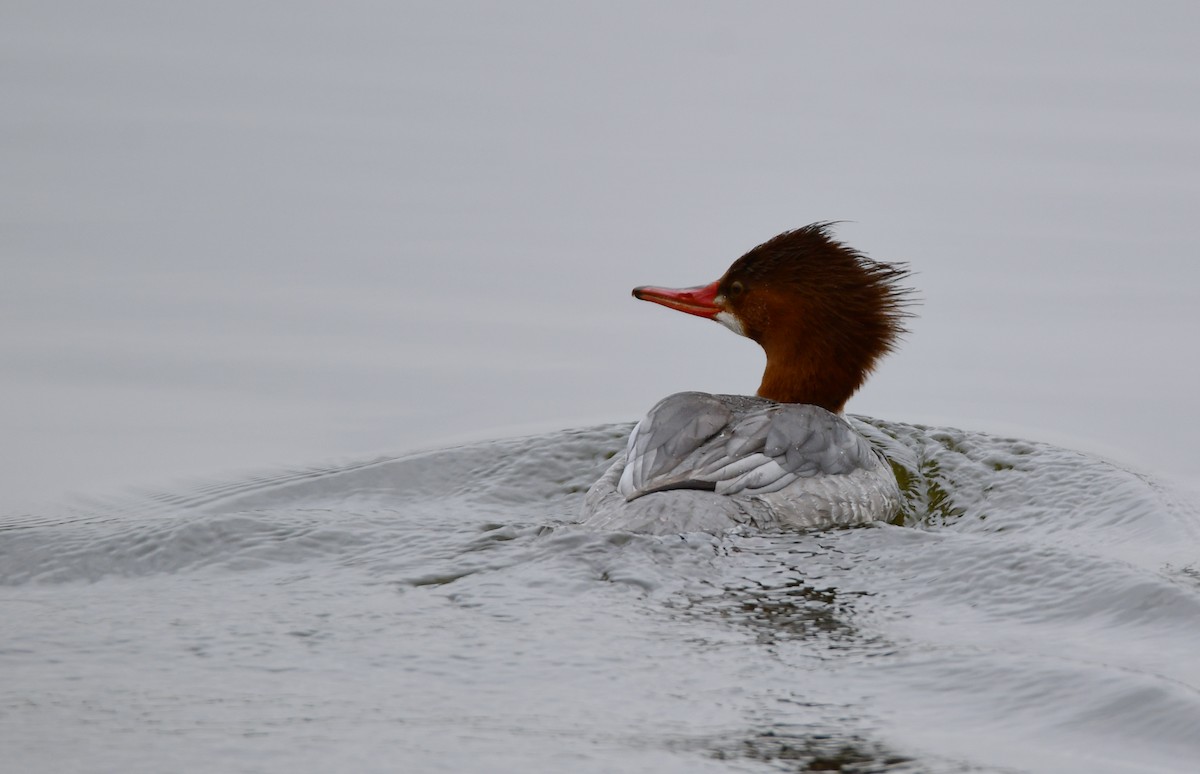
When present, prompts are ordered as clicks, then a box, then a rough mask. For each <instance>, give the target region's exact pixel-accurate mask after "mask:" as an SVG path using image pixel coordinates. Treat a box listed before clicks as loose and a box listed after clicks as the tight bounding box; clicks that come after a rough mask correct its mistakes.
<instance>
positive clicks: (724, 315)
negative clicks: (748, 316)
mask: <svg viewBox="0 0 1200 774" xmlns="http://www.w3.org/2000/svg"><path fill="white" fill-rule="evenodd" d="M713 319H714V320H716V321H717V322H719V323H721V324H722V325H724V326H725V327H726V328H728V329H729V330H731V331H733V332H734V333H736V334H737V335H739V336H745V335H746V329H745V328H743V327H742V322H741V320H739V319H738V318H736V317H734V316H733V315H732V314H730V313H729V312H724V311H721V312H717V316H716V317H714V318H713Z"/></svg>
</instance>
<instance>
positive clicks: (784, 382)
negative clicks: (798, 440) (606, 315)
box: [633, 223, 912, 412]
mask: <svg viewBox="0 0 1200 774" xmlns="http://www.w3.org/2000/svg"><path fill="white" fill-rule="evenodd" d="M830 225H831V224H829V223H814V224H812V225H809V226H805V227H803V228H798V229H796V230H794V231H785V232H784V233H782V234H780V235H779V236H777V237H775V238H774V239H771V240H770V241H768V242H764V243H763V244H761V245H759V246H758V247H755V248H754V249H753V250H751V251H750V252H748V253H746V254H745V255H743V256H742V257H741V258H738V259H737V260H736V261H734V262H733V265H732V266H730V267H729V270H728V271H726V272H725V276H723V277H721V279H719V280H717V281H716V282H713V283H712V284H710V285H702V286H699V287H694V288H680V289H675V288H660V287H638V288H634V290H633V295H634V297H635V298H639V299H641V300H643V301H653V302H654V303H656V304H662V305H663V306H666V307H669V308H671V309H677V310H679V311H681V312H687V313H688V314H694V315H697V316H699V317H706V318H708V319H710V320H716V321H717V322H719V323H721V324H722V325H724V326H725V327H727V328H729V329H730V330H732V331H733V332H734V333H737V334H740V335H742V336H746V337H748V338H751V339H753V340H754V341H757V342H758V343H759V344H760V345H761V346H762V348H763V350H764V351H765V352H766V355H767V367H766V371H765V372H764V373H763V379H762V384H761V386H760V387H759V388H758V394H759V396H760V397H763V398H769V399H770V400H774V401H778V402H780V403H811V404H813V405H817V406H821V407H823V408H825V409H828V410H829V411H833V412H841V411H842V409H843V408H844V407H845V405H846V401H847V400H848V399H849V398H850V396H851V395H853V394H854V393H855V391H856V390H858V388H859V387H861V386H862V384H863V382H864V381H865V380H866V378H867V374H868V373H870V371H871V369H872V368H874V367H875V364H876V362H877V361H878V360H879V358H880V357H882V356H883V355H884V354H886V353H888V352H890V351H891V350H892V349H893V348H894V347H895V346H896V343H897V341H898V339H899V337H900V335H901V334H903V333H904V332H905V330H904V326H903V322H904V318H905V317H907V316H908V314H907V312H906V311H905V309H906V307H907V306H908V305H909V303H910V300H911V293H912V291H911V289H909V288H905V287H903V286H901V284H900V283H901V281H903V280H904V279H905V278H906V277H907V276H908V275H909V272H908V270H907V269H906V268H905V267H904V266H903V265H897V264H887V263H880V262H878V261H873V260H871V259H870V258H867V257H866V256H865V255H863V254H862V253H860V252H858V251H856V250H853V249H852V248H850V247H847V246H846V245H844V244H842V243H841V242H838V241H836V240H835V239H833V238H832V237H831V236H830V235H829V231H830Z"/></svg>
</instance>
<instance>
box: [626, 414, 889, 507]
mask: <svg viewBox="0 0 1200 774" xmlns="http://www.w3.org/2000/svg"><path fill="white" fill-rule="evenodd" d="M874 454H875V452H874V450H872V448H871V446H870V444H869V443H867V441H866V440H865V439H864V438H863V437H862V436H860V435H859V434H858V433H856V432H855V431H854V430H853V429H852V428H851V427H850V425H849V424H847V423H846V420H845V419H843V418H842V417H840V416H838V415H836V414H832V413H830V412H828V411H826V410H825V409H822V408H819V407H817V406H809V405H802V404H789V403H774V402H772V401H767V400H762V399H756V398H746V397H741V396H730V395H709V394H707V393H699V392H683V393H679V394H676V395H672V396H670V397H668V398H664V399H663V400H662V401H660V402H659V403H658V405H656V406H655V407H654V408H652V409H651V410H650V413H649V414H647V415H646V417H645V419H643V420H642V421H641V422H639V423H638V425H637V427H635V428H634V430H633V433H632V434H631V435H630V436H629V445H628V447H627V449H626V463H625V469H624V471H623V472H622V474H621V479H620V482H619V484H618V486H617V491H618V492H619V493H620V494H621V495H622V496H623V497H624V498H625V499H626V501H629V500H634V499H636V498H638V497H641V496H642V495H646V494H650V493H651V492H662V491H665V490H669V489H707V490H711V491H715V492H716V493H717V494H742V495H755V494H767V493H769V492H776V491H779V490H780V489H783V488H785V487H787V486H788V485H789V484H791V483H793V482H795V481H796V480H798V479H802V478H811V477H814V476H839V475H846V474H849V473H851V472H853V471H855V470H858V469H860V468H864V467H870V466H871V465H873V464H876V461H875V460H874Z"/></svg>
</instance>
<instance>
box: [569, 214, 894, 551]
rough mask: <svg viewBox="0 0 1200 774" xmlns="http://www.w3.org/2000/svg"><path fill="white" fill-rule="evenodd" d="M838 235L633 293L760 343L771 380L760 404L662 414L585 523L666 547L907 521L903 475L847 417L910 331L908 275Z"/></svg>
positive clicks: (808, 236)
mask: <svg viewBox="0 0 1200 774" xmlns="http://www.w3.org/2000/svg"><path fill="white" fill-rule="evenodd" d="M830 227H831V224H830V223H814V224H812V225H809V226H805V227H803V228H799V229H796V230H794V231H786V232H784V233H782V234H780V235H779V236H776V237H775V238H773V239H771V240H770V241H768V242H764V243H763V244H761V245H759V246H758V247H755V248H754V249H753V250H751V251H750V252H748V253H746V254H745V255H743V256H742V257H741V258H739V259H737V260H736V261H735V262H734V263H733V265H732V266H730V267H729V270H728V271H726V272H725V275H724V276H723V277H721V279H719V280H717V281H716V282H713V283H712V284H710V285H703V286H698V287H692V288H681V289H674V288H661V287H638V288H634V290H633V296H634V298H637V299H640V300H643V301H651V302H653V303H656V304H661V305H663V306H665V307H668V308H670V309H676V310H678V311H681V312H686V313H688V314H693V315H696V316H698V317H705V318H708V319H710V320H716V321H717V322H719V323H721V324H722V325H724V326H725V327H727V328H729V329H730V330H731V331H733V332H734V333H737V334H739V335H741V336H746V337H747V338H750V339H753V340H754V341H756V342H758V343H759V344H760V345H761V346H762V348H763V350H764V351H765V352H766V355H767V366H766V371H765V372H764V373H763V378H762V384H761V385H760V386H759V388H758V396H757V397H749V396H738V395H709V394H707V393H700V392H682V393H678V394H676V395H671V396H670V397H667V398H664V399H663V400H662V401H660V402H659V403H658V405H656V406H654V408H652V409H650V412H649V413H648V414H647V415H646V417H645V418H644V419H642V420H641V421H640V422H639V423H638V424H637V426H636V427H634V429H633V432H632V433H631V434H630V436H629V443H628V444H627V446H626V449H625V452H624V453H623V454H619V455H617V457H616V459H614V461H613V463H612V465H611V467H609V469H608V470H607V471H606V472H605V473H604V475H603V476H602V477H601V478H600V480H599V481H597V482H596V483H595V484H594V485H593V486H592V487H591V489H590V490H589V491H588V493H587V496H586V497H585V498H584V505H583V521H584V523H586V524H588V525H590V526H593V527H597V528H601V529H618V530H629V531H634V532H651V533H659V534H663V533H672V532H688V531H707V532H717V531H721V530H723V529H727V528H730V527H736V526H738V525H747V526H750V527H755V528H764V527H766V528H771V527H774V528H815V527H829V526H846V525H852V524H863V523H866V522H870V521H875V520H887V519H890V518H892V517H893V516H895V514H896V512H897V511H898V509H899V507H900V490H899V487H898V485H897V483H896V477H895V475H894V474H893V472H892V469H891V466H890V465H889V464H888V462H887V460H886V458H885V457H884V456H883V454H882V453H881V452H880V451H879V450H878V449H875V448H874V447H872V446H871V444H870V442H869V441H867V439H866V438H864V437H863V436H862V435H861V434H859V432H858V431H856V430H855V429H854V427H853V426H852V425H851V424H850V423H849V422H848V421H847V419H846V417H845V416H844V414H843V413H842V412H843V409H844V408H845V405H846V401H847V400H848V399H849V398H850V396H851V395H853V394H854V392H855V391H856V390H858V388H859V387H860V386H862V384H863V382H864V381H865V380H866V377H867V374H868V373H870V371H871V370H872V369H873V368H874V367H875V364H876V362H877V361H878V360H879V358H880V357H882V356H883V355H885V354H887V353H888V352H890V351H892V350H893V348H894V347H895V345H896V343H897V340H898V339H899V337H900V336H901V334H903V333H905V332H906V331H905V330H904V327H903V320H904V318H905V317H907V316H908V313H907V312H906V311H905V310H906V307H907V306H908V304H909V302H910V298H911V293H912V291H911V289H909V288H906V287H903V286H902V285H901V284H900V283H901V281H902V280H903V279H905V278H906V277H908V276H909V272H908V270H907V269H906V268H905V267H904V266H903V265H897V264H887V263H881V262H878V261H873V260H871V259H869V258H867V257H866V256H865V255H863V254H862V253H860V252H858V251H856V250H853V249H852V248H850V247H847V246H846V245H844V244H842V243H840V242H838V241H836V240H834V239H833V238H832V237H831V236H830Z"/></svg>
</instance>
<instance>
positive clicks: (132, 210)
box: [0, 2, 1200, 509]
mask: <svg viewBox="0 0 1200 774" xmlns="http://www.w3.org/2000/svg"><path fill="white" fill-rule="evenodd" d="M1198 39H1200V6H1197V5H1196V4H1194V3H1186V2H1181V3H1155V4H1148V5H1142V4H1120V3H1094V2H1077V3H1054V4H1045V3H1030V4H1015V5H1014V4H992V5H989V6H984V5H982V4H960V3H903V4H901V3H888V4H883V3H873V4H867V3H862V4H821V5H818V4H801V3H790V2H789V3H755V4H741V3H728V4H717V3H697V2H663V3H654V4H646V3H613V2H606V3H594V4H582V5H581V4H575V3H550V2H547V3H503V4H501V3H452V4H451V3H432V2H431V3H402V4H395V3H383V2H380V3H358V2H351V3H338V4H333V3H295V2H289V3H257V4H244V3H233V2H210V3H202V4H177V3H103V4H100V3H41V2H28V3H14V2H8V3H5V5H4V8H3V10H2V11H0V57H2V59H0V104H2V105H3V106H4V107H3V110H2V111H0V170H2V174H0V219H2V225H0V315H2V319H3V324H2V325H0V428H2V429H3V438H4V440H3V442H2V443H0V491H3V492H4V497H3V501H2V502H0V505H3V507H4V508H6V509H12V508H16V507H24V506H25V505H26V504H28V503H35V502H38V501H42V500H45V499H47V498H56V497H61V496H63V495H64V494H65V493H67V492H71V491H74V492H89V493H101V492H113V491H121V490H123V489H124V488H126V487H130V486H169V485H172V484H173V483H174V482H176V481H178V480H179V479H188V478H193V477H213V476H226V475H243V474H245V473H246V472H247V471H257V470H260V469H273V468H280V467H290V466H303V465H310V464H335V463H336V462H337V461H339V460H348V459H362V458H365V457H370V456H372V455H374V454H390V453H398V452H402V451H404V450H407V449H413V448H428V447H433V446H438V445H441V444H446V443H453V442H457V441H462V440H466V439H474V438H483V437H493V436H501V435H505V434H511V433H518V432H536V431H539V430H543V429H549V428H554V427H567V426H574V425H580V424H585V423H591V422H598V421H610V420H629V419H634V418H636V417H637V416H639V415H640V414H641V413H642V412H644V411H645V409H647V408H648V407H649V406H650V405H652V404H653V403H654V402H655V401H656V400H657V399H658V398H660V397H662V396H663V395H666V394H668V393H670V392H673V391H677V390H683V389H701V390H709V391H722V392H752V391H753V390H754V389H755V388H756V387H757V385H758V379H759V375H760V372H761V367H762V355H761V352H760V351H759V350H758V348H757V347H756V346H755V345H754V344H752V343H751V342H748V341H746V340H744V339H740V338H738V337H735V336H733V335H731V334H730V333H728V332H727V331H725V330H723V329H722V328H720V327H719V326H716V325H713V324H711V323H707V322H704V321H701V320H698V319H696V318H691V317H687V316H685V315H679V314H673V313H670V312H667V311H666V310H664V309H661V308H658V307H654V306H651V305H649V304H641V303H638V302H636V301H634V300H633V299H631V298H630V297H629V289H630V288H631V287H632V286H634V285H637V284H645V283H650V284H666V285H694V284H699V283H702V282H708V281H711V280H713V279H715V278H716V277H717V276H719V275H720V274H721V273H722V272H723V271H724V269H725V267H726V266H727V265H728V264H729V263H730V262H731V261H732V260H733V259H734V258H736V257H737V256H738V255H740V254H741V253H742V252H743V251H745V250H746V249H748V248H749V247H752V246H753V245H755V244H757V243H758V242H760V241H763V240H764V239H766V238H768V237H770V236H772V235H774V234H775V233H777V232H779V231H781V230H784V229H786V228H791V227H795V226H799V225H802V224H804V223H808V222H811V221H814V220H823V219H845V220H848V221H849V222H847V223H845V224H844V225H842V226H840V227H839V229H838V233H839V234H840V235H841V237H842V238H844V239H845V240H847V241H848V242H850V243H851V244H853V245H854V246H856V247H859V248H861V249H863V250H865V251H866V252H868V253H869V254H871V255H872V256H874V257H876V258H879V259H881V260H889V261H892V260H899V261H908V262H909V263H910V264H911V266H912V268H913V269H914V270H915V271H916V272H918V275H917V277H916V278H915V284H916V285H917V286H918V287H919V288H920V290H921V294H922V297H923V299H924V303H923V305H922V307H921V308H920V310H919V311H920V317H919V319H917V320H915V321H914V322H913V326H912V327H913V332H912V335H911V336H910V337H909V340H908V341H907V342H906V343H905V344H904V346H903V348H902V349H901V350H900V352H899V353H897V354H896V355H893V356H892V357H891V358H889V359H888V360H887V361H885V362H884V364H883V366H882V367H881V368H880V370H879V371H878V373H877V374H876V375H875V376H874V378H873V379H872V380H871V381H870V382H869V384H868V386H867V387H866V388H865V389H864V390H863V391H862V392H861V393H860V394H859V395H858V396H857V397H856V398H855V399H854V400H852V401H851V404H850V406H849V410H850V411H852V412H856V413H865V414H871V415H877V416H881V417H886V418H888V419H893V420H900V421H909V422H923V423H931V424H948V425H956V426H961V427H967V428H972V429H979V430H988V431H995V432H1001V433H1007V434H1015V435H1019V436H1023V437H1028V438H1035V439H1042V440H1049V441H1052V442H1057V443H1061V444H1064V445H1068V446H1073V447H1076V448H1082V449H1085V450H1089V451H1093V452H1096V453H1099V454H1103V455H1106V456H1109V457H1112V458H1115V459H1117V460H1119V461H1121V462H1123V463H1126V464H1129V465H1132V466H1134V467H1136V468H1140V469H1144V470H1148V471H1151V472H1154V473H1156V474H1159V475H1165V476H1169V477H1175V478H1178V479H1181V480H1183V481H1185V482H1187V483H1190V484H1192V485H1196V484H1197V483H1198V482H1200V472H1198V471H1197V464H1196V463H1197V453H1196V451H1195V447H1194V441H1193V440H1192V438H1191V436H1192V435H1193V434H1194V428H1195V426H1196V419H1197V411H1196V404H1195V393H1196V391H1197V388H1198V387H1200V366H1198V365H1197V343H1196V342H1197V338H1198V335H1200V311H1198V310H1197V296H1198V291H1197V280H1198V279H1200V269H1197V265H1196V247H1197V245H1198V244H1200V223H1198V219H1197V215H1198V214H1200V207H1198V206H1197V205H1198V204H1200V46H1197V44H1196V41H1197V40H1198Z"/></svg>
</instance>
